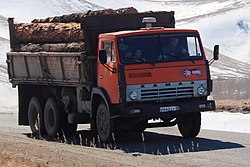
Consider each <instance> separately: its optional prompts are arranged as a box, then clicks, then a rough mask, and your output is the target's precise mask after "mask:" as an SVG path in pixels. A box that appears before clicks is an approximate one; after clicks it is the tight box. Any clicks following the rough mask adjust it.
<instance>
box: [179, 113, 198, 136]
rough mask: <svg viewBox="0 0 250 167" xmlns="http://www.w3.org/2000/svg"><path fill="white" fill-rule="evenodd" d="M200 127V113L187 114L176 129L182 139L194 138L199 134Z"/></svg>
mask: <svg viewBox="0 0 250 167" xmlns="http://www.w3.org/2000/svg"><path fill="white" fill-rule="evenodd" d="M200 127H201V113H200V112H191V113H187V114H185V115H184V117H183V118H182V119H181V120H180V122H179V123H178V129H179V131H180V133H181V135H182V136H183V137H196V136H197V135H198V134H199V132H200Z"/></svg>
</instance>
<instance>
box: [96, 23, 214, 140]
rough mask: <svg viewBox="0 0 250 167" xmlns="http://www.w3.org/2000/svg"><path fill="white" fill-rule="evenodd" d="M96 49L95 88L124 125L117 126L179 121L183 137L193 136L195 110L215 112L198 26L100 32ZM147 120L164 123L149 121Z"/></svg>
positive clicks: (196, 128) (195, 131) (197, 117)
mask: <svg viewBox="0 0 250 167" xmlns="http://www.w3.org/2000/svg"><path fill="white" fill-rule="evenodd" d="M98 49H99V61H98V63H97V66H98V70H97V80H98V87H99V88H100V89H102V90H104V91H105V94H107V97H109V101H110V103H111V104H112V107H111V108H112V109H111V117H116V118H117V117H118V119H120V120H119V122H122V123H124V125H121V127H123V128H124V127H125V128H124V129H129V130H132V129H133V127H137V128H138V126H141V129H144V128H143V127H155V126H169V125H175V124H178V126H179V130H180V132H181V134H182V135H183V136H186V137H194V136H196V135H198V133H199V131H200V123H201V118H200V111H210V110H214V109H215V102H214V101H212V100H207V97H208V96H209V95H210V92H212V80H211V76H210V71H209V62H208V60H206V56H205V53H204V49H203V46H202V42H201V39H200V35H199V33H198V31H197V30H185V29H174V28H163V27H149V28H141V29H140V30H134V31H118V32H113V33H105V34H100V35H99V45H98ZM215 57H216V56H215ZM149 119H161V120H163V123H162V122H161V123H151V124H150V125H149V124H148V120H149ZM126 122H129V123H126ZM183 122H184V123H183ZM184 124H189V129H187V127H186V125H185V126H184ZM135 129H136V128H135ZM139 129H140V128H139Z"/></svg>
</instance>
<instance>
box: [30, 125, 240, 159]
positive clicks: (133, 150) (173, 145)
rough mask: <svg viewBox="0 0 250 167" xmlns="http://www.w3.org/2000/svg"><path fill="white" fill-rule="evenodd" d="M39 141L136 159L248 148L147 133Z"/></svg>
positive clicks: (87, 133)
mask: <svg viewBox="0 0 250 167" xmlns="http://www.w3.org/2000/svg"><path fill="white" fill-rule="evenodd" d="M25 135H26V136H28V137H30V138H36V137H34V136H32V134H25ZM40 139H43V140H46V141H51V142H59V143H65V144H71V145H80V146H85V147H95V148H103V149H110V150H122V151H123V152H125V153H129V154H132V155H133V156H141V155H142V154H150V155H168V154H179V153H188V152H202V151H214V150H221V149H235V148H244V147H245V146H243V145H241V144H239V143H233V142H230V141H221V140H212V139H207V138H201V137H196V138H183V137H181V136H176V135H166V134H159V133H155V132H147V131H146V132H144V133H142V134H140V133H123V134H121V135H119V136H114V141H113V142H112V143H111V144H105V143H102V142H100V140H99V137H98V136H97V135H95V134H94V133H93V132H91V131H90V130H81V131H78V132H77V134H76V135H75V136H74V137H64V136H62V137H54V138H53V137H49V136H42V138H40Z"/></svg>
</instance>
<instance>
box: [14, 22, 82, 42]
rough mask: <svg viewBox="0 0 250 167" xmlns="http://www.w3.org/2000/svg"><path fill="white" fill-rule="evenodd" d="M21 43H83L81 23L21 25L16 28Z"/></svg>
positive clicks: (17, 37) (17, 38)
mask: <svg viewBox="0 0 250 167" xmlns="http://www.w3.org/2000/svg"><path fill="white" fill-rule="evenodd" d="M15 30H16V31H15V38H16V40H17V41H18V42H19V43H23V44H27V43H71V42H81V41H83V39H84V37H83V31H82V29H81V25H80V23H20V24H16V26H15Z"/></svg>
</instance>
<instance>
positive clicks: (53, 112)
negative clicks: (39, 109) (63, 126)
mask: <svg viewBox="0 0 250 167" xmlns="http://www.w3.org/2000/svg"><path fill="white" fill-rule="evenodd" d="M44 124H45V128H46V131H47V133H48V135H49V136H56V134H57V133H58V131H59V129H60V125H59V114H58V109H57V105H56V102H55V100H54V99H53V98H49V99H48V100H47V101H46V104H45V108H44Z"/></svg>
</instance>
